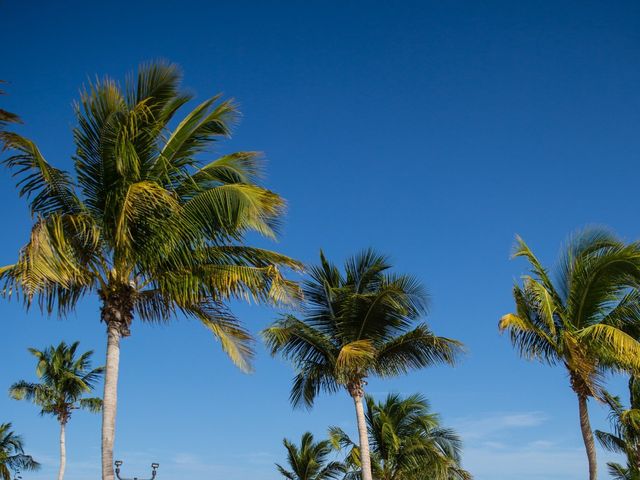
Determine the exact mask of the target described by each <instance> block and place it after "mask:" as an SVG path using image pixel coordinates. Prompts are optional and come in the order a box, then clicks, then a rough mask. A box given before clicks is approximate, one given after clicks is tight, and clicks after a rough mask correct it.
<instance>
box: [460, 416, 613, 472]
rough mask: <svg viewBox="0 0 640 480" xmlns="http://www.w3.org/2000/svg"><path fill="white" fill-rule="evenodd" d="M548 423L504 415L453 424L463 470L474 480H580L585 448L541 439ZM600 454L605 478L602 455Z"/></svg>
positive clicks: (584, 467) (584, 469)
mask: <svg viewBox="0 0 640 480" xmlns="http://www.w3.org/2000/svg"><path fill="white" fill-rule="evenodd" d="M549 422H550V419H549V417H548V416H547V415H546V414H544V413H543V412H507V413H491V414H486V415H482V416H481V417H480V418H478V417H477V416H476V417H465V418H460V419H458V420H456V421H454V422H453V424H454V426H455V428H456V429H457V430H458V432H459V433H460V435H461V436H462V438H463V440H464V442H465V448H464V453H463V459H464V466H465V468H466V469H468V470H469V471H470V472H471V473H473V474H474V477H475V479H476V480H512V479H513V478H521V479H523V480H556V479H558V480H560V479H562V480H582V479H583V478H584V477H585V475H586V474H587V461H586V456H585V452H584V448H583V447H582V445H581V444H580V443H575V442H573V443H572V442H570V443H565V442H560V441H554V440H552V439H549V438H544V436H545V435H547V430H548V428H546V427H548V424H549ZM541 436H542V437H543V438H540V437H541ZM599 453H600V456H599V460H600V470H601V474H602V476H603V477H605V470H606V461H605V455H604V452H599Z"/></svg>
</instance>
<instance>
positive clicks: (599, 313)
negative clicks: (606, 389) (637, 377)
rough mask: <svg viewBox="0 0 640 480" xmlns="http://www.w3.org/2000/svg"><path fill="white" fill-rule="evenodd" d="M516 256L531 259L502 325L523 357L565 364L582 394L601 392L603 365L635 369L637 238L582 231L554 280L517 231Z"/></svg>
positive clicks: (639, 359)
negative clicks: (630, 240)
mask: <svg viewBox="0 0 640 480" xmlns="http://www.w3.org/2000/svg"><path fill="white" fill-rule="evenodd" d="M514 257H524V258H526V259H527V260H528V261H529V263H530V265H531V275H527V276H525V277H524V278H523V282H522V286H520V285H515V286H514V289H513V296H514V299H515V304H516V312H515V313H510V314H508V315H505V316H504V317H502V319H501V320H500V323H499V329H500V330H501V331H508V332H509V334H510V336H511V341H512V342H513V344H514V345H515V346H516V347H517V348H518V350H519V351H520V354H521V355H522V356H523V357H525V358H528V359H536V360H539V361H542V362H545V363H548V364H551V365H555V364H558V363H561V364H564V365H565V366H566V367H567V369H568V370H569V372H570V375H571V382H572V387H573V388H574V390H576V392H579V393H581V394H584V395H586V396H598V397H601V396H602V394H601V387H602V385H601V374H602V372H603V370H604V369H606V368H615V369H628V370H637V369H638V368H640V343H638V341H636V340H635V338H638V328H639V326H640V322H639V320H640V293H638V290H637V289H636V287H637V286H638V282H639V281H640V245H639V244H637V243H632V244H628V245H627V244H624V243H623V242H621V241H620V240H618V239H617V238H616V237H615V236H613V235H612V234H610V233H609V232H607V231H605V230H600V229H592V230H586V231H583V232H581V233H579V234H577V235H575V236H574V237H572V238H571V239H570V240H569V242H568V245H567V246H566V248H565V250H564V253H563V256H562V258H561V260H560V265H559V268H558V269H557V272H556V278H555V279H552V277H551V275H550V274H549V272H548V271H547V270H546V269H545V268H544V267H543V266H542V264H541V263H540V261H539V260H538V259H537V258H536V256H535V255H534V254H533V252H532V251H531V249H530V248H529V247H528V246H527V244H526V243H525V242H524V240H522V239H521V238H519V237H518V238H517V242H516V247H515V252H514Z"/></svg>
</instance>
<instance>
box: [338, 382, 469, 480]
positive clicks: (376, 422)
mask: <svg viewBox="0 0 640 480" xmlns="http://www.w3.org/2000/svg"><path fill="white" fill-rule="evenodd" d="M366 402H367V417H366V418H367V426H368V430H369V444H370V446H371V458H372V470H373V476H374V478H376V479H377V480H418V479H421V478H429V479H433V480H466V479H470V478H471V475H470V474H469V473H468V472H467V471H465V470H464V469H462V467H461V466H460V461H461V460H460V455H461V441H460V438H459V437H458V435H457V434H456V433H455V432H454V431H453V430H451V429H448V428H443V427H442V426H441V424H440V419H439V417H438V415H436V414H434V413H432V412H431V410H430V408H429V403H428V402H427V400H426V399H425V398H424V397H423V396H422V395H420V394H414V395H409V396H408V397H404V398H402V397H401V396H400V395H398V394H390V395H388V396H387V397H386V399H384V400H383V401H381V402H376V401H375V400H374V399H373V398H372V397H371V396H367V399H366ZM329 432H330V437H331V439H332V442H333V443H334V445H335V446H336V447H337V448H341V449H347V450H348V456H347V462H348V464H349V465H350V466H351V467H352V468H354V469H355V473H356V474H357V471H358V469H359V468H360V451H359V448H358V447H357V445H356V443H355V442H354V441H353V440H351V439H350V438H349V436H348V435H347V434H346V433H345V432H344V431H343V430H342V429H340V428H338V427H331V428H330V430H329Z"/></svg>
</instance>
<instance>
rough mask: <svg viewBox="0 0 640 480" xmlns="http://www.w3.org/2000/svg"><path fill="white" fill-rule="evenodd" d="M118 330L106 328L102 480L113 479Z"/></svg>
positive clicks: (110, 326) (118, 360)
mask: <svg viewBox="0 0 640 480" xmlns="http://www.w3.org/2000/svg"><path fill="white" fill-rule="evenodd" d="M120 336H121V335H120V330H119V329H118V328H117V326H116V325H109V327H108V328H107V362H106V368H105V375H104V395H103V397H102V480H114V474H113V443H114V440H115V435H116V409H117V405H118V369H119V366H120Z"/></svg>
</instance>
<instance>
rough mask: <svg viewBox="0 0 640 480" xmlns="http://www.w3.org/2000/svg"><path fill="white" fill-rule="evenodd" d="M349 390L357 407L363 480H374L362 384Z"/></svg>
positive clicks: (356, 384)
mask: <svg viewBox="0 0 640 480" xmlns="http://www.w3.org/2000/svg"><path fill="white" fill-rule="evenodd" d="M348 390H349V394H350V395H351V398H353V403H354V404H355V407H356V420H357V421H358V436H359V442H360V463H361V466H362V480H373V475H372V474H371V454H370V452H369V432H368V431H367V420H366V418H365V415H364V407H363V405H362V399H363V398H364V389H363V386H362V382H356V383H355V384H352V385H349V387H348Z"/></svg>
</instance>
